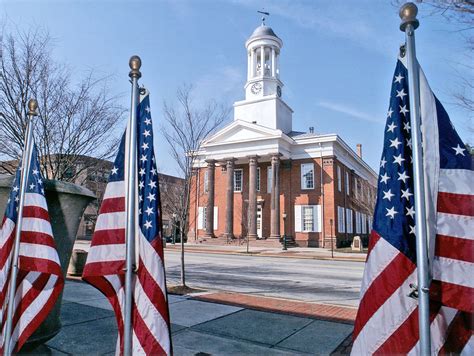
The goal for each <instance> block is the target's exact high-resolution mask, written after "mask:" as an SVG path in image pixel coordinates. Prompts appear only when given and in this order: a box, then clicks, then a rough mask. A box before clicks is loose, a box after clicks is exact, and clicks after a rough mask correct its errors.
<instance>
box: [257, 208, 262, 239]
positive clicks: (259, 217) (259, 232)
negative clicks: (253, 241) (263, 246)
mask: <svg viewBox="0 0 474 356" xmlns="http://www.w3.org/2000/svg"><path fill="white" fill-rule="evenodd" d="M257 236H258V238H259V239H261V238H262V206H261V205H257Z"/></svg>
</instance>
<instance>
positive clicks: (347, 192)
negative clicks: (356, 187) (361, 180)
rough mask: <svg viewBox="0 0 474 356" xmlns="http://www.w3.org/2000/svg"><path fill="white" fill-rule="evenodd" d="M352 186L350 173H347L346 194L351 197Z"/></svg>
mask: <svg viewBox="0 0 474 356" xmlns="http://www.w3.org/2000/svg"><path fill="white" fill-rule="evenodd" d="M350 186H351V183H350V181H349V172H346V194H347V195H349V193H350Z"/></svg>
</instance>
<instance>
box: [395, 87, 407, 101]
mask: <svg viewBox="0 0 474 356" xmlns="http://www.w3.org/2000/svg"><path fill="white" fill-rule="evenodd" d="M407 95H408V94H407V93H405V88H402V90H400V91H398V90H397V98H401V99H402V100H403V97H405V96H407Z"/></svg>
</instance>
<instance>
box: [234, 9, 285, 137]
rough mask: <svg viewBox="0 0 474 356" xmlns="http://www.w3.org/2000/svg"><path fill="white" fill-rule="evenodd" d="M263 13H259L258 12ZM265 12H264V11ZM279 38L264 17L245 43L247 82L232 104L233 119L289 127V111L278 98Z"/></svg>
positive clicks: (279, 95)
mask: <svg viewBox="0 0 474 356" xmlns="http://www.w3.org/2000/svg"><path fill="white" fill-rule="evenodd" d="M262 14H263V12H262ZM264 14H265V15H268V13H264ZM282 47H283V41H282V40H281V39H280V38H279V37H278V36H277V35H276V34H275V32H274V31H273V29H272V28H271V27H269V26H267V25H265V18H262V24H261V25H260V26H258V27H257V28H256V29H255V30H254V31H253V33H252V35H251V36H250V37H249V39H248V40H247V41H246V42H245V48H246V49H247V82H246V83H245V86H244V88H245V100H243V101H239V102H236V103H235V104H234V108H235V109H234V115H235V116H234V119H236V120H244V121H249V122H254V121H256V122H257V124H259V125H263V126H266V127H269V128H273V129H280V130H282V131H283V132H285V133H288V132H290V131H291V129H292V113H293V110H291V108H290V107H289V106H288V105H287V104H286V103H285V102H284V101H283V100H282V99H281V97H282V88H283V83H282V82H281V80H280V63H279V62H280V60H279V59H280V51H281V48H282Z"/></svg>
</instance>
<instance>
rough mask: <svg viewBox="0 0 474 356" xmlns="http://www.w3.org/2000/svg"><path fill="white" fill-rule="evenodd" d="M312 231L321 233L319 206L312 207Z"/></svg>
mask: <svg viewBox="0 0 474 356" xmlns="http://www.w3.org/2000/svg"><path fill="white" fill-rule="evenodd" d="M313 231H314V232H321V205H313Z"/></svg>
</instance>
